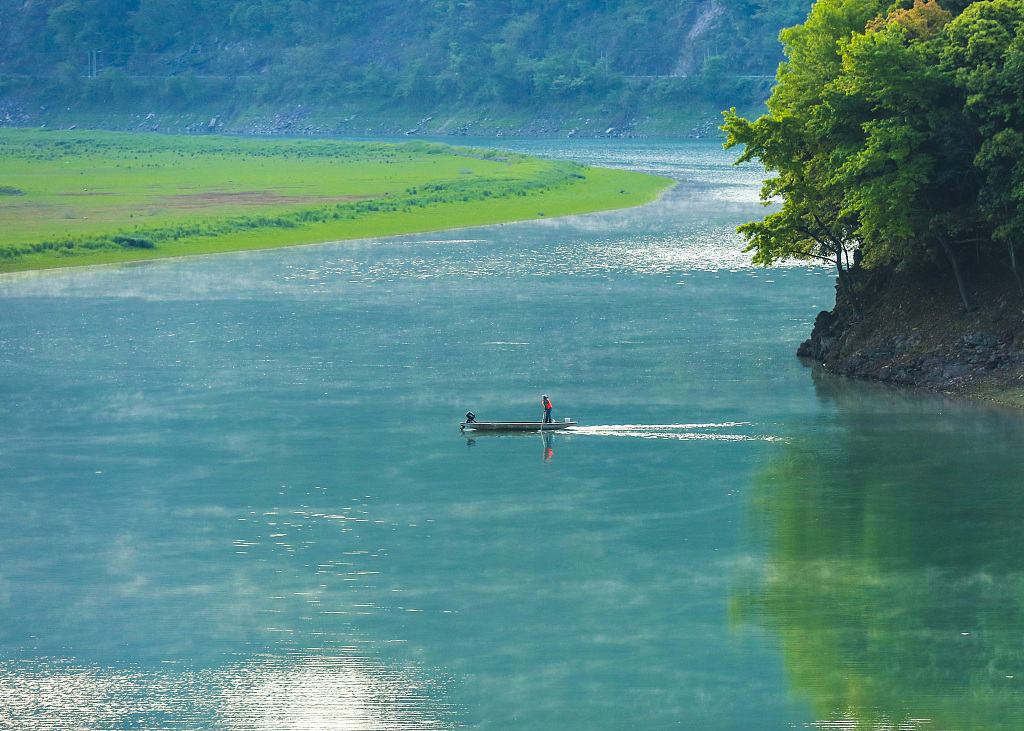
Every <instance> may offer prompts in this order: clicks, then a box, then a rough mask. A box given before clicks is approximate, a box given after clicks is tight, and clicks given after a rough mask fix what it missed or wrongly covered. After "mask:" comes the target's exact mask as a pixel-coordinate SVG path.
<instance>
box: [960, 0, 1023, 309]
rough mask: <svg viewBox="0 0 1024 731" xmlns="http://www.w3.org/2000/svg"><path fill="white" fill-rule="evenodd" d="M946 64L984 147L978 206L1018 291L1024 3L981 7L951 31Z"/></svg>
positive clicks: (998, 0)
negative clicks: (1004, 254) (1000, 246)
mask: <svg viewBox="0 0 1024 731" xmlns="http://www.w3.org/2000/svg"><path fill="white" fill-rule="evenodd" d="M948 35H949V43H948V45H947V47H946V48H945V49H944V50H943V54H942V64H943V67H944V68H945V69H947V70H948V71H949V72H951V73H952V74H954V75H955V79H956V84H957V86H958V87H959V88H960V89H961V90H962V91H963V92H964V94H965V95H966V102H965V108H966V112H967V114H969V115H971V116H972V117H973V118H974V119H975V120H977V124H978V128H979V132H980V134H981V138H982V140H983V141H982V143H981V145H980V149H979V151H978V154H977V157H976V158H975V164H976V165H977V167H978V169H979V170H980V172H981V174H982V175H984V184H983V186H982V188H981V191H980V194H979V202H980V204H981V208H982V210H983V211H984V213H985V215H986V216H987V217H988V219H989V220H990V221H991V222H992V224H993V226H994V231H993V234H994V236H995V238H996V240H997V241H1000V242H1001V243H1002V244H1003V245H1004V246H1005V247H1006V252H1007V254H1008V258H1009V262H1010V268H1011V270H1012V271H1013V274H1014V277H1015V278H1016V280H1017V286H1018V288H1019V289H1020V291H1021V293H1022V294H1024V285H1022V283H1021V278H1020V274H1019V272H1018V267H1017V245H1018V244H1019V242H1020V241H1021V239H1022V238H1024V3H1022V2H1020V1H1019V0H1016V1H1015V0H994V1H993V2H977V3H974V4H973V5H971V6H970V7H968V8H967V9H966V10H965V11H964V13H963V14H962V15H960V16H959V17H958V18H957V19H956V20H955V21H953V23H951V24H950V26H949V34H948Z"/></svg>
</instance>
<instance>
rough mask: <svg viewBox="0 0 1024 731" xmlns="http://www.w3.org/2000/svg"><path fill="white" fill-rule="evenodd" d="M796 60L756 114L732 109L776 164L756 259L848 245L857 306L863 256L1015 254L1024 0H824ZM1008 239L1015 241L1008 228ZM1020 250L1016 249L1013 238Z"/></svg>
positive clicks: (984, 258)
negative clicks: (906, 2)
mask: <svg viewBox="0 0 1024 731" xmlns="http://www.w3.org/2000/svg"><path fill="white" fill-rule="evenodd" d="M782 38H783V40H784V41H785V42H786V44H787V48H786V52H787V55H788V56H789V62H788V63H787V64H784V65H783V66H782V68H781V70H780V73H779V77H778V81H779V84H778V86H777V87H776V89H775V92H774V93H773V95H772V98H771V100H770V101H769V104H768V106H769V114H768V115H766V116H764V117H762V118H761V119H759V120H757V121H756V122H753V123H750V122H748V121H747V120H744V119H742V118H740V117H738V116H737V115H736V114H735V112H730V113H727V115H726V121H725V126H724V127H723V129H725V130H726V131H727V132H728V134H729V139H728V143H727V146H734V145H745V147H746V149H745V151H744V152H743V154H742V155H741V160H749V159H758V160H761V161H762V162H763V163H764V164H765V165H766V167H767V168H768V169H769V170H770V171H772V172H773V173H774V174H775V175H774V177H773V178H772V179H770V180H769V181H767V182H766V183H765V186H764V189H763V191H762V199H763V200H764V201H765V202H770V201H772V200H773V199H774V198H776V197H781V198H782V200H783V203H782V208H781V210H780V211H779V212H777V213H773V214H771V215H769V216H768V217H767V218H766V219H765V220H764V221H761V222H753V223H750V224H746V225H745V226H743V227H741V228H740V231H741V233H743V234H744V235H745V236H746V237H747V239H748V242H749V245H748V250H750V251H753V252H755V253H754V261H755V262H758V263H761V264H766V265H767V264H770V263H772V262H774V261H777V260H779V259H784V258H790V257H796V258H806V257H818V258H828V259H830V260H832V261H834V263H835V265H836V268H837V271H838V274H839V278H840V283H841V285H842V287H843V290H844V292H845V294H846V295H847V296H848V297H849V299H850V300H851V303H852V304H853V305H854V307H856V306H857V303H856V295H855V291H854V286H853V283H852V279H851V276H850V271H849V270H850V259H854V260H860V259H861V258H862V259H863V262H864V264H865V266H878V265H891V266H896V267H899V268H904V269H907V268H914V267H921V266H925V265H928V264H930V263H931V262H933V261H935V260H937V259H942V258H944V259H946V260H947V261H948V262H949V264H950V265H951V267H952V269H953V273H954V276H955V279H956V282H957V285H958V287H959V290H960V294H961V297H962V298H963V301H964V305H965V306H967V307H970V302H969V300H968V297H967V294H966V288H965V279H964V272H963V262H964V261H965V260H966V259H967V258H968V255H972V257H971V258H972V259H973V260H974V261H975V262H976V263H977V266H979V267H988V268H998V267H1005V266H1007V264H1009V266H1010V268H1011V269H1013V271H1014V273H1016V253H1015V246H1016V243H1018V242H1019V240H1020V238H1021V237H1022V234H1024V164H1022V162H1021V160H1022V153H1024V147H1022V144H1024V124H1022V123H1024V85H1022V84H1021V82H1020V79H1021V78H1024V76H1022V75H1021V71H1024V55H1022V51H1024V3H1022V2H1021V0H992V1H989V0H984V1H983V2H976V3H974V4H972V5H969V6H968V7H967V8H966V9H965V10H963V12H962V13H961V14H960V15H959V16H957V17H955V18H954V15H953V13H952V12H949V11H947V10H944V9H943V8H942V7H940V6H939V4H938V3H937V2H936V1H935V0H915V2H914V4H913V6H910V7H906V6H901V5H896V6H894V7H891V8H889V9H888V11H886V8H885V7H884V6H883V5H882V4H881V3H879V2H875V1H874V0H820V2H818V3H817V4H816V5H815V6H814V9H813V10H812V12H811V15H810V17H809V18H808V20H807V22H806V23H805V24H804V25H802V26H798V27H796V28H792V29H789V30H787V31H785V32H784V33H783V34H782ZM997 242H999V243H1003V244H1004V247H1003V248H1001V247H1000V246H997V245H996V243H997ZM1000 252H1003V253H1005V254H1007V255H1008V256H1003V254H1002V253H1000Z"/></svg>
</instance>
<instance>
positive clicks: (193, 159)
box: [0, 130, 676, 273]
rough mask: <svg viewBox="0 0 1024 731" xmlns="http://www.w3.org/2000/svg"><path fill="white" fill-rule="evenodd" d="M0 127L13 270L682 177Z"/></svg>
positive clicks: (444, 155) (603, 206)
mask: <svg viewBox="0 0 1024 731" xmlns="http://www.w3.org/2000/svg"><path fill="white" fill-rule="evenodd" d="M0 135H2V138H3V139H7V140H8V141H9V142H10V143H11V144H10V145H9V146H8V156H7V157H8V160H9V163H10V164H9V165H8V166H7V167H8V172H6V173H5V178H4V180H0V183H4V184H5V185H6V186H7V187H6V190H7V191H8V194H7V195H5V196H3V197H0V214H3V215H5V216H6V218H7V222H8V226H7V236H8V238H7V240H6V241H2V242H0V273H3V272H17V271H29V270H41V269H54V268H67V267H75V266H87V265H92V264H113V263H125V262H133V261H148V260H154V259H166V258H177V257H181V256H194V255H204V254H217V253H226V252H231V251H251V250H260V249H268V248H283V247H287V246H298V245H308V244H318V243H325V242H331V241H344V240H361V239H368V238H375V237H386V236H396V235H406V234H413V233H427V232H431V231H441V230H448V229H457V228H471V227H474V226H483V225H493V224H500V223H511V222H515V221H527V220H533V219H537V218H558V217H563V216H569V215H581V214H585V213H595V212H599V211H608V210H616V209H622V208H632V207H636V206H641V205H645V204H647V203H650V202H653V201H655V200H657V199H658V198H659V197H660V196H661V195H662V194H663V193H664V192H665V191H666V190H668V189H669V188H671V187H672V186H673V185H675V184H676V181H674V180H671V179H669V178H664V177H659V176H654V175H647V174H644V173H639V172H635V171H629V170H618V169H612V168H600V167H592V166H586V165H581V164H579V163H575V162H565V161H558V160H547V159H544V158H539V157H533V156H528V155H522V154H519V153H509V154H507V155H506V154H503V153H497V151H494V150H478V149H473V148H465V147H453V146H451V145H447V144H441V143H431V142H423V141H415V140H411V141H409V142H407V143H401V142H400V143H392V142H388V143H384V142H367V143H357V142H352V141H344V140H318V141H314V140H308V141H306V140H280V139H277V140H273V139H271V140H265V139H263V140H254V139H251V138H250V139H239V138H228V137H212V136H204V137H200V138H197V137H189V136H185V135H177V136H168V135H154V134H152V133H149V134H145V135H134V134H130V133H111V132H84V131H82V132H39V131H38V130H36V131H32V130H22V131H20V132H14V131H10V132H6V133H4V132H2V131H0ZM69 142H70V143H73V145H77V147H75V148H74V149H71V150H69V149H68V148H66V147H63V145H67V144H68V143H69ZM81 176H85V177H81ZM22 189H24V190H22ZM83 191H84V192H83ZM62 211H63V212H62Z"/></svg>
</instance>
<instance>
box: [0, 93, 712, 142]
mask: <svg viewBox="0 0 1024 731" xmlns="http://www.w3.org/2000/svg"><path fill="white" fill-rule="evenodd" d="M720 123H721V115H720V114H719V112H718V110H716V109H706V110H691V111H690V112H689V113H686V114H673V115H669V116H658V115H642V114H636V115H626V116H624V115H623V114H621V113H617V112H613V111H612V110H610V109H594V110H572V111H569V110H567V111H563V112H558V113H553V112H547V113H545V114H543V115H530V114H520V113H516V114H512V113H510V112H508V110H474V109H466V110H455V111H449V112H444V113H441V112H434V113H424V112H422V111H411V110H394V111H390V112H386V113H385V112H380V111H368V110H363V109H354V108H344V109H342V108H322V107H317V106H313V105H301V104H296V105H293V106H289V107H282V108H274V109H245V110H235V109H230V108H227V109H206V110H199V109H196V110H191V111H187V112H184V111H167V110H159V109H154V110H149V109H136V110H125V109H92V110H89V109H57V108H53V109H47V108H45V107H42V108H36V109H32V108H28V107H26V106H24V105H19V104H17V103H14V102H12V101H10V100H0V126H7V127H39V126H45V127H51V128H54V129H71V128H75V127H79V128H88V129H109V130H114V131H120V132H131V131H135V132H160V133H164V134H231V135H284V136H290V137H302V136H310V137H371V138H372V137H417V136H422V137H442V138H445V137H480V138H487V137H494V138H501V137H511V138H518V137H522V138H548V137H549V138H565V139H569V138H574V137H579V138H599V137H607V138H619V139H631V138H644V137H675V138H680V137H690V138H704V137H721V136H722V133H721V131H720V130H719V129H718V125H719V124H720Z"/></svg>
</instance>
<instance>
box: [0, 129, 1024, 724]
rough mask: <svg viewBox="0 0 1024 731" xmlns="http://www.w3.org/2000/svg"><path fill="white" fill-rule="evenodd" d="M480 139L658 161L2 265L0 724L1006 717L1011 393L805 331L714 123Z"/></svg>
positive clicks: (744, 172)
mask: <svg viewBox="0 0 1024 731" xmlns="http://www.w3.org/2000/svg"><path fill="white" fill-rule="evenodd" d="M496 144H499V143H498V142H497V141H496ZM500 144H503V145H505V144H507V145H508V146H511V145H513V144H514V145H516V149H517V150H521V151H525V152H534V153H538V154H551V155H558V156H562V157H573V158H575V159H580V160H582V161H584V162H592V163H594V164H605V165H616V166H620V165H621V166H628V167H634V168H637V169H642V170H648V171H652V172H657V173H658V174H668V175H672V176H673V177H676V178H677V179H679V180H680V181H681V182H680V184H679V185H678V186H676V187H675V188H673V189H672V190H671V191H669V193H667V194H666V196H665V197H664V198H663V199H662V200H661V201H660V202H658V203H656V204H653V205H650V206H646V207H643V208H639V209H632V210H626V211H618V212H609V213H602V214H595V215H591V216H581V217H573V218H566V219H555V220H541V221H531V222H527V223H522V224H509V225H504V226H493V227H485V228H477V229H471V230H461V231H452V232H447V233H444V234H437V233H433V234H424V235H420V236H405V237H398V238H392V239H385V240H380V241H357V242H340V243H328V244H323V245H317V246H310V247H301V248H293V249H286V250H278V251H266V252H259V253H243V254H231V255H222V256H211V257H201V258H195V259H183V260H176V261H163V262H155V263H150V264H146V265H134V266H120V267H97V268H90V269H86V270H76V271H63V272H41V273H31V274H22V275H11V276H4V277H2V278H0V312H2V313H3V317H2V318H0V362H2V364H3V372H4V377H3V379H0V415H2V418H0V618H2V620H3V621H0V698H3V699H4V700H3V701H2V702H0V728H5V729H6V728H10V729H47V730H49V729H63V728H72V727H73V728H80V729H89V730H92V729H97V730H98V729H134V728H146V729H225V730H229V731H234V730H236V729H239V730H241V729H245V730H249V729H311V730H319V729H324V730H334V729H389V730H390V729H396V730H406V729H420V728H434V729H437V728H442V729H455V728H481V729H490V728H493V729H524V730H525V729H531V730H533V729H571V728H587V729H609V730H611V729H622V728H636V729H663V728H688V729H723V730H725V729H729V730H735V731H741V730H742V731H747V730H749V729H779V728H814V727H825V726H824V725H828V727H836V728H851V729H852V728H858V727H859V726H858V725H857V724H874V726H872V727H878V728H896V727H899V728H913V729H922V730H923V729H960V728H965V729H966V728H986V729H1004V728H1005V729H1008V730H1009V729H1013V728H1019V727H1020V724H1018V723H1017V722H1018V721H1019V720H1020V718H1019V717H1020V715H1021V708H1022V707H1024V706H1022V704H1021V702H1020V701H1021V691H1020V688H1021V686H1020V683H1021V682H1024V656H1022V655H1021V653H1020V650H1019V642H1018V641H1017V639H1015V638H1016V637H1017V634H1016V633H1017V628H1019V626H1020V620H1021V619H1022V618H1024V606H1022V604H1021V602H1020V600H1019V596H1021V594H1020V592H1019V591H1018V589H1019V588H1020V587H1021V586H1022V585H1024V570H1022V568H1024V566H1022V559H1021V552H1020V549H1019V546H1020V545H1021V538H1022V536H1021V535H1020V533H1021V530H1022V529H1021V528H1019V526H1022V525H1024V520H1019V518H1024V498H1022V497H1021V494H1022V493H1021V490H1020V487H1021V484H1020V479H1019V477H1018V474H1019V469H1018V455H1019V454H1021V447H1024V444H1022V441H1024V440H1022V438H1021V423H1022V422H1021V418H1020V416H1019V414H1017V413H1016V412H1005V411H1001V410H997V409H992V408H989V407H985V406H979V405H977V404H972V403H964V402H959V401H955V400H949V399H943V398H939V397H933V396H922V395H918V394H910V393H906V392H900V391H893V390H890V389H881V388H877V387H873V386H870V385H866V384H858V383H851V382H848V381H843V380H841V379H832V378H829V377H827V376H825V375H822V374H819V373H817V372H816V371H815V370H814V369H811V368H808V367H804V366H803V365H801V364H800V363H799V362H798V361H797V359H796V358H795V357H794V356H793V353H794V352H795V349H796V346H797V344H798V343H799V342H800V341H801V340H802V339H804V338H805V337H806V336H807V334H808V333H809V331H810V326H811V323H812V321H813V319H814V316H815V315H816V314H817V312H818V311H819V310H821V309H825V308H828V307H830V306H831V304H832V300H833V297H834V291H833V280H832V277H831V276H830V275H829V273H828V272H827V271H825V270H822V269H820V268H817V267H808V266H790V267H783V268H780V269H772V270H760V269H753V268H751V267H749V266H748V265H747V263H746V262H747V257H746V255H744V254H742V252H741V251H740V249H741V247H742V242H741V241H740V240H739V239H738V237H737V236H736V234H735V232H734V230H735V226H736V225H737V224H739V223H742V222H744V221H746V220H750V219H751V218H753V217H755V216H757V215H760V214H761V213H762V211H763V209H761V207H760V205H759V204H758V203H757V192H758V189H759V175H758V174H757V171H756V170H752V169H750V168H739V169H737V168H734V167H732V166H731V164H730V163H731V158H730V154H729V153H724V152H722V151H721V150H720V149H718V144H717V143H714V142H707V143H705V142H693V141H689V142H664V143H662V142H651V141H629V142H625V143H623V142H622V141H593V140H584V141H578V142H576V141H573V142H565V141H557V142H551V141H544V142H539V141H538V142H526V141H509V142H508V143H506V142H505V141H501V142H500ZM542 393H548V394H550V395H551V397H552V400H553V401H554V417H555V419H556V420H562V419H564V418H565V417H571V418H572V419H574V420H578V421H579V422H580V426H579V427H577V428H575V429H574V430H571V431H569V432H559V433H555V434H551V433H547V434H544V435H538V434H532V435H529V434H528V435H493V434H477V435H472V434H470V433H468V432H467V433H460V431H459V428H458V425H459V422H460V421H461V420H462V419H463V415H464V414H465V412H466V411H467V410H472V411H474V412H475V413H476V414H477V418H478V419H481V420H485V419H493V420H519V419H522V420H535V419H538V418H539V417H540V411H541V406H540V395H541V394H542ZM951 597H952V600H951ZM977 718H983V719H985V724H986V725H982V726H978V725H972V723H974V721H972V720H971V719H977ZM901 723H902V724H903V725H902V726H899V724H901ZM823 724H824V725H823ZM829 724H831V725H829ZM885 724H889V725H888V726H886V725H885Z"/></svg>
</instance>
